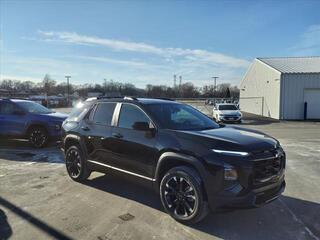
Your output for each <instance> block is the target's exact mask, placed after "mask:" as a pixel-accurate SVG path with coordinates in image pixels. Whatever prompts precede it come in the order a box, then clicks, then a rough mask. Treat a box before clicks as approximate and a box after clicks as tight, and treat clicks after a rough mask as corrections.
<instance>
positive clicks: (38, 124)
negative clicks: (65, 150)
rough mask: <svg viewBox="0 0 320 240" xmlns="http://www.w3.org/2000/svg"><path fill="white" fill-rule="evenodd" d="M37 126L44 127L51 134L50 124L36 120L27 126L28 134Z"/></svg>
mask: <svg viewBox="0 0 320 240" xmlns="http://www.w3.org/2000/svg"><path fill="white" fill-rule="evenodd" d="M36 127H40V128H43V129H44V130H45V131H46V132H47V134H48V135H49V129H48V126H47V125H46V124H45V123H41V122H34V123H30V124H29V125H28V126H27V128H26V136H27V135H28V134H29V133H30V131H31V130H32V129H34V128H36Z"/></svg>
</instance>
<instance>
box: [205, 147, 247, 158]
mask: <svg viewBox="0 0 320 240" xmlns="http://www.w3.org/2000/svg"><path fill="white" fill-rule="evenodd" d="M211 150H212V151H214V152H215V153H220V154H224V155H229V156H240V157H245V156H248V155H249V153H248V152H237V151H226V150H219V149H211Z"/></svg>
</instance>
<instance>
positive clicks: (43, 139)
mask: <svg viewBox="0 0 320 240" xmlns="http://www.w3.org/2000/svg"><path fill="white" fill-rule="evenodd" d="M28 139H29V142H30V143H31V144H32V146H33V147H36V148H43V147H45V146H46V145H47V143H48V139H49V136H48V133H47V131H46V129H45V128H43V127H32V128H31V129H30V130H29V132H28Z"/></svg>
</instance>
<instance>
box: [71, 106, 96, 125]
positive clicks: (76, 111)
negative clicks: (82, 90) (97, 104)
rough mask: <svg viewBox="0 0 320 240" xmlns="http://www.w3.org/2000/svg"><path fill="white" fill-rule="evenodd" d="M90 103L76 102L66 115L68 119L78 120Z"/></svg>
mask: <svg viewBox="0 0 320 240" xmlns="http://www.w3.org/2000/svg"><path fill="white" fill-rule="evenodd" d="M90 106H91V104H86V103H78V104H77V105H76V106H75V107H74V108H73V109H72V111H71V112H70V114H69V116H68V120H69V121H79V119H81V118H82V115H83V114H85V113H86V112H87V110H88V109H89V108H90Z"/></svg>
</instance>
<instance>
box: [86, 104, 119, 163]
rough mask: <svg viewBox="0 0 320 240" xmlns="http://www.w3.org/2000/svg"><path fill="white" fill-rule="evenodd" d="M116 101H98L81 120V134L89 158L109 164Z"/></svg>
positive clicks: (111, 157) (111, 155)
mask: <svg viewBox="0 0 320 240" xmlns="http://www.w3.org/2000/svg"><path fill="white" fill-rule="evenodd" d="M115 106H116V103H111V102H110V103H109V102H108V103H99V104H97V105H96V106H95V108H94V109H93V110H92V111H91V114H90V116H89V118H88V119H86V120H84V121H83V122H82V126H81V135H82V136H84V142H85V144H86V148H87V152H88V155H89V156H88V157H89V160H93V161H97V162H101V163H105V164H111V163H113V161H112V159H113V154H112V152H111V150H110V149H109V145H110V144H109V141H110V139H111V133H112V131H111V129H112V126H111V123H112V120H113V115H114V109H115Z"/></svg>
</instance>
